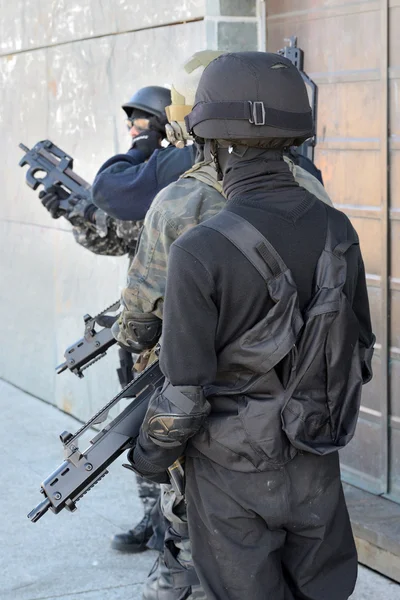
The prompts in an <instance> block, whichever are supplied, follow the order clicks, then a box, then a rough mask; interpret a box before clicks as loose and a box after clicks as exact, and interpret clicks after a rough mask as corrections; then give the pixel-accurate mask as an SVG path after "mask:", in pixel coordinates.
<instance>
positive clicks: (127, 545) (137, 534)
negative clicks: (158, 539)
mask: <svg viewBox="0 0 400 600" xmlns="http://www.w3.org/2000/svg"><path fill="white" fill-rule="evenodd" d="M152 535H153V527H152V525H151V522H150V516H149V515H145V516H144V517H143V519H142V520H141V521H140V523H138V524H137V525H136V527H135V528H134V529H130V530H129V531H128V532H127V533H117V534H116V535H114V536H113V537H112V538H111V548H113V549H114V550H118V551H119V552H144V551H145V550H147V546H146V544H147V542H148V541H149V539H150V538H151V536H152Z"/></svg>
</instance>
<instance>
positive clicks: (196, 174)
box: [116, 157, 332, 345]
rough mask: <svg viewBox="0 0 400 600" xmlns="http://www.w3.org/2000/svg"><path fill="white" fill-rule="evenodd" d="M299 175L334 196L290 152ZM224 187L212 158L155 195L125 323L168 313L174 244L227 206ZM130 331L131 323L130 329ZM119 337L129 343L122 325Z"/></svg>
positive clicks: (127, 294) (322, 194) (126, 293)
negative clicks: (169, 263) (169, 264)
mask: <svg viewBox="0 0 400 600" xmlns="http://www.w3.org/2000/svg"><path fill="white" fill-rule="evenodd" d="M285 161H286V162H287V163H288V165H289V167H290V170H291V171H292V173H293V175H294V177H295V179H296V181H297V182H298V184H299V185H300V186H302V187H304V188H305V189H306V190H308V191H309V192H311V193H312V194H314V195H315V196H317V198H319V199H320V200H322V201H323V202H326V203H327V204H330V205H332V202H331V200H330V198H329V196H328V194H327V193H326V191H325V189H324V187H323V186H322V185H321V183H320V182H319V181H318V180H317V179H315V177H313V176H312V175H310V174H309V173H308V172H307V171H305V170H304V169H302V168H301V167H299V166H298V165H295V164H294V163H293V162H292V161H291V160H290V159H289V158H288V157H285ZM224 203H225V198H224V196H223V195H222V187H221V184H220V182H218V181H217V175H216V171H215V169H214V167H213V165H212V164H211V163H210V162H203V163H199V164H197V165H194V167H193V168H192V169H190V170H189V171H187V172H186V173H185V174H184V175H182V177H181V178H180V179H179V180H178V181H176V182H175V183H171V184H170V185H169V186H168V187H166V188H164V189H163V190H162V191H161V192H160V193H159V194H158V195H157V196H156V198H155V199H154V201H153V203H152V205H151V207H150V209H149V211H148V213H147V215H146V218H145V221H144V227H143V230H142V233H141V239H140V243H139V246H138V249H137V253H136V255H135V257H134V259H133V261H132V263H131V266H130V268H129V271H128V281H127V287H126V288H125V289H124V290H123V292H122V304H123V307H124V308H123V311H122V313H121V316H120V319H123V320H124V322H125V323H127V322H128V321H130V320H131V319H132V318H134V316H135V315H136V314H143V313H154V314H155V315H156V316H157V317H159V318H162V311H163V300H164V292H165V284H166V277H167V261H168V254H169V249H170V247H171V244H172V243H173V242H174V241H175V240H176V239H177V238H178V237H179V236H180V235H182V234H183V233H185V231H187V230H188V229H190V228H192V227H195V226H196V225H198V224H199V223H201V222H202V221H205V220H206V219H209V218H210V217H212V216H213V215H215V214H216V213H218V212H219V211H220V210H221V209H222V208H223V206H224ZM125 331H126V329H125ZM116 339H117V341H119V342H121V343H122V344H125V345H127V341H126V336H125V334H124V333H123V331H122V329H120V331H119V332H118V333H117V334H116Z"/></svg>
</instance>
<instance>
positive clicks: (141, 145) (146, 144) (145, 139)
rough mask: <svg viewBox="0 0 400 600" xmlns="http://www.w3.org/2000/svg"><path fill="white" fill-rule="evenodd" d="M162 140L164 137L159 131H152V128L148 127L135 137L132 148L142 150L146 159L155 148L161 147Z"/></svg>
mask: <svg viewBox="0 0 400 600" xmlns="http://www.w3.org/2000/svg"><path fill="white" fill-rule="evenodd" d="M161 140H162V137H161V134H160V132H159V131H152V130H151V129H146V130H145V131H142V133H141V134H140V135H138V136H136V137H135V138H133V142H132V146H131V148H135V149H136V150H140V152H141V153H142V154H143V155H144V157H145V159H147V158H150V156H151V155H152V154H153V152H154V150H158V149H159V148H160V147H161V146H160V143H161Z"/></svg>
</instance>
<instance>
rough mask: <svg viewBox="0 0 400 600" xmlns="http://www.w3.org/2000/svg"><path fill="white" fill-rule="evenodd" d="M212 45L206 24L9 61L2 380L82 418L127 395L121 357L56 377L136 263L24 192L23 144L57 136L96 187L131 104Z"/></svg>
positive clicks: (121, 146) (4, 90) (2, 65)
mask: <svg viewBox="0 0 400 600" xmlns="http://www.w3.org/2000/svg"><path fill="white" fill-rule="evenodd" d="M28 4H29V3H27V9H28V8H29V6H28ZM7 6H8V5H7ZM7 10H8V8H7ZM12 10H13V7H12V6H11V5H10V11H11V12H12ZM8 17H9V13H8ZM204 47H205V29H204V25H203V23H202V22H194V23H188V24H187V25H176V26H170V27H161V28H157V29H155V30H149V31H141V32H133V33H127V34H121V35H116V36H109V37H104V38H101V39H89V40H85V41H81V42H79V43H75V42H74V43H68V44H64V45H61V46H54V47H50V48H43V49H40V50H36V51H29V52H23V53H21V54H18V55H15V56H11V57H1V58H0V81H1V84H2V85H1V89H0V105H1V106H2V113H1V131H2V135H1V136H0V153H1V156H2V157H3V167H4V169H3V176H2V194H1V197H0V227H1V236H0V254H1V256H2V259H1V261H0V280H1V282H2V286H1V293H0V310H1V311H2V313H3V314H4V315H5V323H4V325H3V326H2V328H1V342H2V343H1V344H0V377H3V378H5V379H7V380H8V381H11V382H12V383H15V384H16V385H19V386H21V387H22V388H24V389H26V390H27V391H29V392H31V393H33V394H35V395H37V396H39V397H41V398H43V399H45V400H46V401H48V402H52V403H54V404H56V405H58V406H59V407H60V408H62V409H63V410H66V411H68V412H71V413H72V414H75V415H77V416H78V417H80V418H81V419H86V418H88V417H89V416H90V414H91V413H92V412H94V410H96V409H98V408H99V407H100V406H101V405H102V404H104V403H105V401H106V400H107V399H108V397H111V396H112V395H114V394H115V393H116V392H117V390H118V387H119V386H118V383H117V378H116V374H115V367H116V366H117V351H116V348H113V349H111V350H110V352H109V356H108V357H107V358H105V359H103V360H102V362H101V363H98V364H97V365H95V366H93V367H92V368H91V370H90V371H88V372H87V376H86V377H85V379H84V380H83V381H79V380H78V379H77V378H75V377H74V376H73V375H71V374H70V373H64V374H63V375H60V376H58V377H56V376H55V374H54V367H55V366H56V364H57V363H58V362H60V361H61V359H62V355H63V351H64V350H65V348H66V347H67V346H68V345H69V344H71V343H72V342H73V341H75V340H76V339H77V338H78V337H80V336H81V335H82V333H83V320H82V316H83V314H85V313H87V312H91V313H92V314H95V313H97V312H98V311H100V310H102V309H103V308H105V307H106V306H108V305H109V304H111V303H112V302H114V301H115V300H116V299H117V298H118V297H119V294H120V291H121V288H122V286H123V285H124V282H125V276H126V269H127V258H126V257H120V258H112V257H110V258H109V257H103V256H96V255H94V254H92V253H91V252H89V251H87V250H85V249H83V248H81V247H80V246H78V245H77V244H76V243H75V241H74V239H73V236H72V234H71V228H70V226H69V224H68V223H67V222H66V221H65V220H64V219H62V218H61V219H59V220H53V219H51V217H50V216H49V215H48V214H47V212H46V211H45V210H44V209H43V208H42V206H41V204H40V201H39V199H38V198H37V193H35V192H33V191H32V190H30V189H29V188H28V187H27V186H26V184H25V172H24V170H23V169H20V168H19V167H18V161H19V160H20V158H21V156H22V152H21V151H20V150H19V148H18V143H19V142H23V143H25V144H26V145H28V146H32V145H34V144H35V142H37V141H38V140H40V139H45V138H49V139H51V140H52V141H54V142H55V143H56V144H57V145H59V146H61V147H62V148H63V149H64V150H66V151H67V152H68V153H70V154H71V155H72V156H74V157H75V162H74V168H75V170H76V172H77V173H79V174H80V175H81V176H82V177H84V178H85V179H87V180H88V181H89V182H91V181H92V180H93V177H94V175H95V173H96V172H97V170H98V168H99V167H100V165H101V164H102V163H103V162H104V161H105V160H106V159H107V158H109V157H110V156H112V155H113V154H115V153H116V152H117V151H121V152H124V151H126V149H127V148H128V147H129V138H128V136H127V132H126V129H125V125H124V115H123V111H122V110H121V108H120V107H121V104H122V103H123V102H124V101H126V100H127V99H128V98H129V96H130V95H131V94H132V93H133V92H134V91H135V89H137V88H139V87H141V86H143V85H150V84H159V85H163V84H167V83H170V82H171V81H172V79H173V73H174V70H175V69H177V68H178V65H180V64H181V62H182V61H183V60H184V58H185V57H186V56H189V55H190V53H191V52H194V51H196V50H199V49H202V48H204ZM128 64H129V65H131V66H130V67H127V65H128Z"/></svg>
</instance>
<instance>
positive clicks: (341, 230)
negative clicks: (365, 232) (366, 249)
mask: <svg viewBox="0 0 400 600" xmlns="http://www.w3.org/2000/svg"><path fill="white" fill-rule="evenodd" d="M326 210H327V217H328V222H327V231H326V241H325V250H326V251H327V252H332V254H335V255H336V256H337V257H338V258H341V257H342V256H343V255H344V254H345V253H346V252H347V250H348V249H349V248H350V246H353V244H358V243H359V241H358V236H357V233H356V231H355V229H353V230H352V231H351V232H349V230H348V224H347V221H346V217H345V215H344V214H343V213H341V212H340V211H338V210H334V211H332V210H328V209H326Z"/></svg>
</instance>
